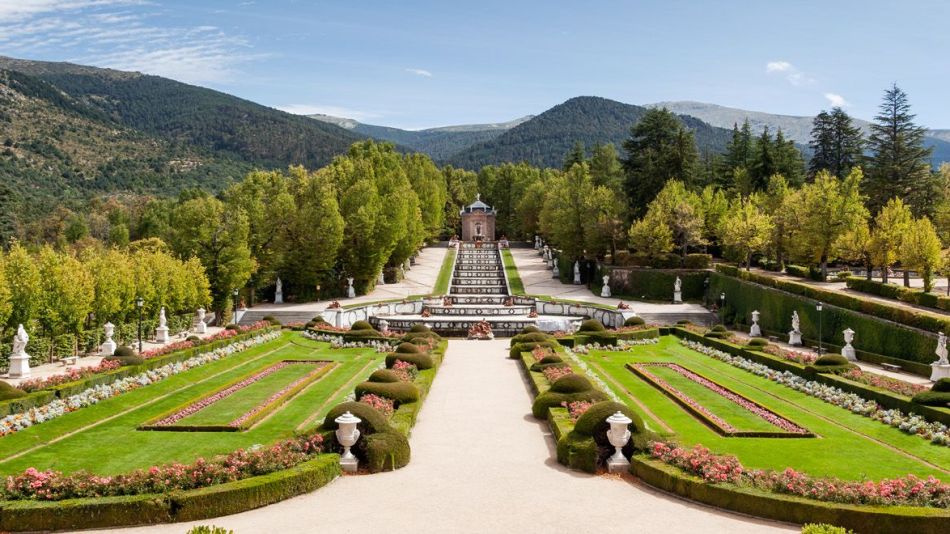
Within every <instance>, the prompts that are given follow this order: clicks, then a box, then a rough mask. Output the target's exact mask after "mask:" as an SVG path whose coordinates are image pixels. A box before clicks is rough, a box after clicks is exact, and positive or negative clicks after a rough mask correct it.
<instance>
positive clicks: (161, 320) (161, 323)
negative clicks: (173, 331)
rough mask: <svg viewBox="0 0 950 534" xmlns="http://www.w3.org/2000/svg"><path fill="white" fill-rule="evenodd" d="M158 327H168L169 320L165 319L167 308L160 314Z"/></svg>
mask: <svg viewBox="0 0 950 534" xmlns="http://www.w3.org/2000/svg"><path fill="white" fill-rule="evenodd" d="M158 326H159V327H163V326H168V319H167V318H166V317H165V306H162V309H161V310H160V311H159V312H158Z"/></svg>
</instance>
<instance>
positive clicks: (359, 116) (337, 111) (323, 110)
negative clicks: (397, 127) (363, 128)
mask: <svg viewBox="0 0 950 534" xmlns="http://www.w3.org/2000/svg"><path fill="white" fill-rule="evenodd" d="M274 107H275V108H277V109H279V110H281V111H286V112H287V113H293V114H294V115H329V116H331V117H339V118H342V119H353V120H357V121H361V122H362V121H364V120H366V119H373V118H377V117H381V116H382V115H380V114H379V113H374V112H371V111H360V110H356V109H350V108H345V107H340V106H324V105H321V104H287V105H283V106H274Z"/></svg>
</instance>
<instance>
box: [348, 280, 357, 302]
mask: <svg viewBox="0 0 950 534" xmlns="http://www.w3.org/2000/svg"><path fill="white" fill-rule="evenodd" d="M346 283H347V286H346V297H347V298H351V299H355V298H356V288H355V287H353V278H347V279H346Z"/></svg>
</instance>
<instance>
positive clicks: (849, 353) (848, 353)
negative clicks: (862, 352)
mask: <svg viewBox="0 0 950 534" xmlns="http://www.w3.org/2000/svg"><path fill="white" fill-rule="evenodd" d="M852 341H854V330H851V329H850V328H846V329H845V331H844V347H842V348H841V355H842V356H844V357H845V358H847V359H848V360H849V361H852V362H853V361H856V360H857V359H858V357H857V356H856V355H855V354H854V347H852V346H851V342H852Z"/></svg>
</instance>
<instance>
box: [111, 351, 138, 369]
mask: <svg viewBox="0 0 950 534" xmlns="http://www.w3.org/2000/svg"><path fill="white" fill-rule="evenodd" d="M104 359H106V360H114V361H117V362H119V365H121V366H123V367H128V366H130V365H142V364H143V363H145V358H143V357H141V356H139V355H137V354H133V355H132V356H123V357H121V358H116V357H115V356H109V357H107V358H104Z"/></svg>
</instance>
